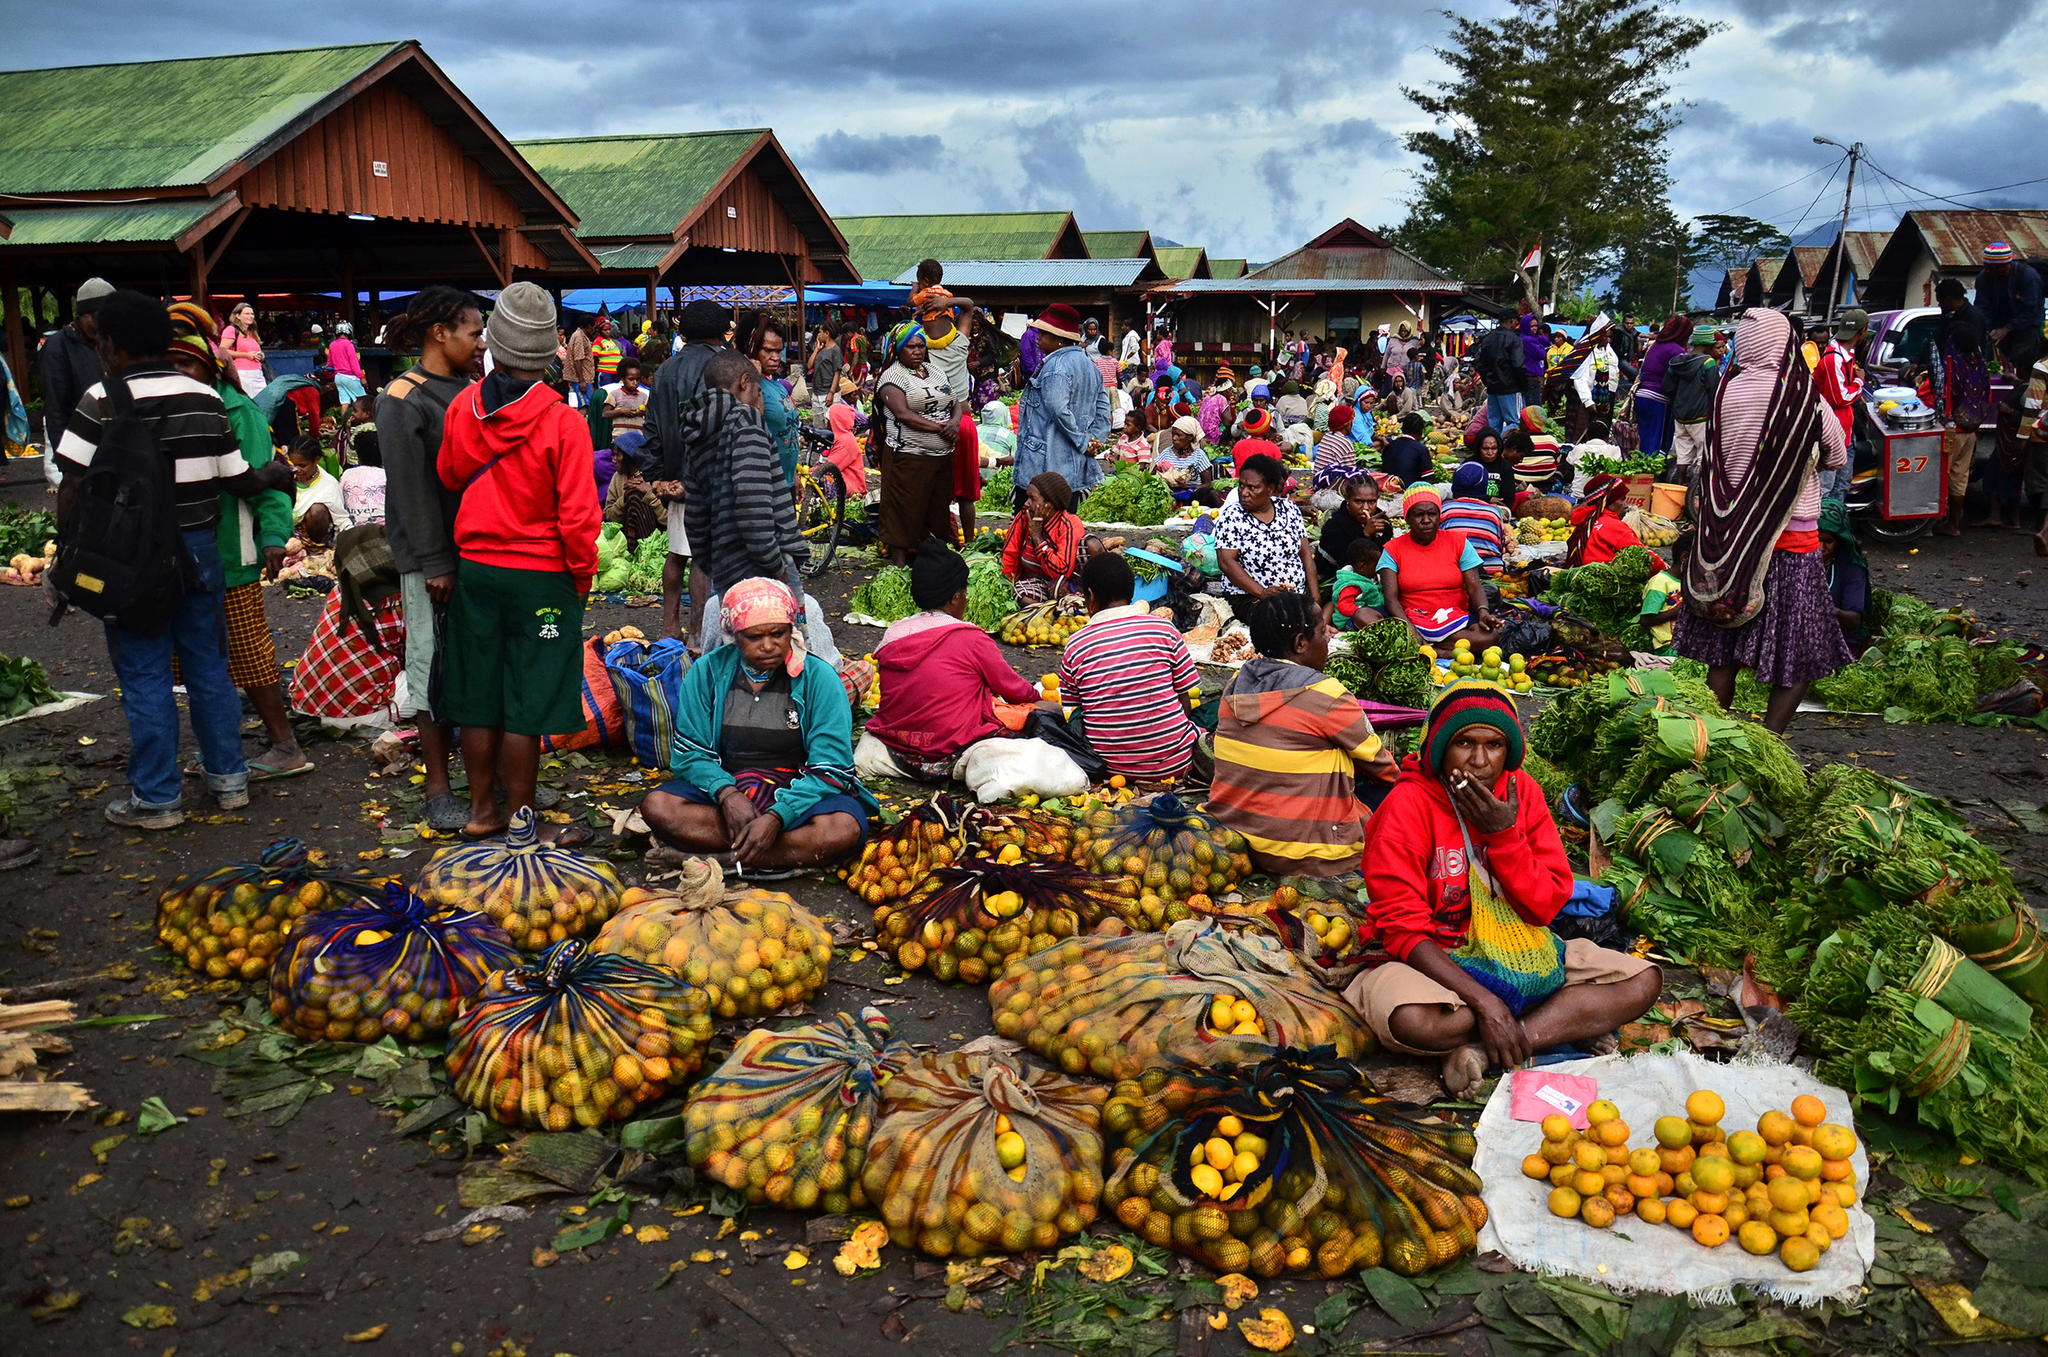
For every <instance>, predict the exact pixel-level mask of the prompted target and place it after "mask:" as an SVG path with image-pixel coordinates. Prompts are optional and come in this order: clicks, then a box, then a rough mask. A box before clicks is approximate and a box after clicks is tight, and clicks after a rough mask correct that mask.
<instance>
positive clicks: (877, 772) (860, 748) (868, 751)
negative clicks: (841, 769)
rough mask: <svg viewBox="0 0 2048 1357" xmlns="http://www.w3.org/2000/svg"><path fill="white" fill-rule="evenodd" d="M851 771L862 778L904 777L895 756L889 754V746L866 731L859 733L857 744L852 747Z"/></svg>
mask: <svg viewBox="0 0 2048 1357" xmlns="http://www.w3.org/2000/svg"><path fill="white" fill-rule="evenodd" d="M853 771H854V772H855V773H856V774H858V775H859V776H861V777H863V778H877V777H890V778H901V777H903V776H904V772H903V769H902V767H901V766H900V765H899V764H898V763H897V762H896V756H895V755H894V754H891V753H890V752H889V746H888V745H885V744H883V743H882V742H881V741H880V740H878V739H876V738H875V737H874V736H872V735H870V734H868V733H867V732H866V731H862V732H861V733H860V740H859V742H858V743H856V744H855V745H854V746H853Z"/></svg>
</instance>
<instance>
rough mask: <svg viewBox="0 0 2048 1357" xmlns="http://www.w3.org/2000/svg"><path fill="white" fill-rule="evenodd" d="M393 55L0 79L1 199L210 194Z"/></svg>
mask: <svg viewBox="0 0 2048 1357" xmlns="http://www.w3.org/2000/svg"><path fill="white" fill-rule="evenodd" d="M80 13H81V15H82V16H85V17H89V13H88V12H87V11H80ZM401 45H402V44H399V43H395V42H375V43H358V44H355V45H352V46H346V47H308V48H302V49H299V50H297V51H289V52H252V53H247V54H244V55H239V56H224V57H194V58H190V59H186V60H180V61H145V62H134V63H127V64H122V65H108V66H71V67H61V68H53V69H48V70H37V71H6V72H0V193H18V194H47V193H85V192H105V191H109V190H113V189H140V188H183V187H190V186H191V185H194V184H203V183H206V182H207V181H209V180H210V179H212V178H213V177H214V176H215V175H217V174H219V173H220V172H221V171H223V170H225V169H227V168H228V167H230V166H231V165H233V164H234V163H235V162H236V161H238V160H240V159H242V158H244V157H245V156H247V155H249V154H250V153H251V152H253V151H255V150H256V149H257V148H259V147H260V146H262V145H263V144H264V143H265V142H266V141H268V140H270V139H271V138H272V137H274V136H276V135H277V134H278V133H279V132H281V131H283V130H284V129H285V128H286V127H288V126H289V125H290V124H291V123H292V122H293V121H294V120H296V119H298V118H300V117H303V116H304V115H305V114H307V113H308V112H310V111H311V110H312V109H313V108H314V107H315V106H317V105H318V104H319V103H320V102H321V101H322V100H323V99H325V98H327V97H328V96H329V95H331V94H333V93H334V92H335V91H336V90H337V89H339V88H341V87H342V86H343V85H346V84H347V83H348V82H349V81H351V80H353V79H355V78H356V77H357V76H359V75H361V74H362V73H363V72H364V71H366V70H368V69H369V68H370V67H371V66H373V65H375V64H376V63H377V62H378V61H380V60H382V59H383V58H384V57H385V56H387V55H389V54H390V53H391V52H392V51H393V50H394V49H395V48H397V47H399V46H401ZM149 229H154V228H149Z"/></svg>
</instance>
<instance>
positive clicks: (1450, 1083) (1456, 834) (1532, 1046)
mask: <svg viewBox="0 0 2048 1357" xmlns="http://www.w3.org/2000/svg"><path fill="white" fill-rule="evenodd" d="M1522 747H1523V741H1522V726H1521V723H1520V722H1519V721H1518V720H1517V719H1516V718H1515V706H1514V702H1513V700H1512V699H1511V698H1509V697H1508V695H1507V694H1506V693H1505V692H1503V691H1502V690H1501V689H1499V688H1497V687H1495V686H1494V685H1492V684H1488V683H1476V682H1475V683H1458V684H1453V685H1452V686H1451V687H1449V688H1446V689H1445V690H1444V691H1443V693H1442V694H1441V695H1440V696H1439V697H1438V698H1437V700H1436V703H1435V705H1434V706H1433V707H1432V708H1431V709H1430V713H1429V724H1428V725H1427V726H1425V727H1424V729H1423V739H1422V750H1421V752H1420V753H1419V754H1414V755H1410V756H1409V758H1408V759H1407V761H1406V763H1405V764H1404V765H1403V767H1402V769H1401V780H1400V781H1399V782H1397V783H1395V784H1394V789H1393V790H1392V791H1391V792H1389V793H1387V798H1386V800H1384V801H1382V802H1381V803H1380V808H1379V809H1378V810H1377V811H1375V812H1374V813H1373V817H1372V820H1371V822H1370V823H1369V824H1368V825H1367V826H1366V837H1365V888H1366V898H1367V899H1368V900H1370V901H1371V903H1370V904H1369V905H1367V906H1366V917H1367V919H1368V921H1369V922H1370V923H1371V925H1372V926H1373V928H1374V929H1375V930H1376V931H1377V932H1378V934H1379V938H1380V941H1381V942H1382V943H1383V944H1384V945H1385V947H1386V949H1387V951H1388V953H1389V954H1390V955H1391V956H1393V958H1394V960H1393V961H1390V962H1388V963H1386V964H1384V965H1381V966H1377V967H1374V968H1373V969H1371V970H1368V971H1366V972H1365V973H1364V974H1362V975H1360V976H1359V977H1358V978H1357V979H1356V980H1354V981H1352V982H1351V985H1350V987H1349V988H1348V989H1346V990H1345V992H1344V997H1345V998H1346V999H1348V1000H1350V1002H1351V1004H1352V1006H1353V1007H1354V1008H1356V1009H1358V1011H1359V1012H1360V1013H1361V1014H1363V1015H1364V1017H1365V1020H1366V1024H1367V1025H1368V1026H1370V1027H1371V1028H1372V1030H1373V1032H1374V1034H1375V1035H1377V1036H1378V1037H1379V1039H1380V1042H1381V1044H1382V1045H1384V1046H1387V1047H1390V1048H1391V1049H1393V1050H1396V1051H1406V1052H1408V1053H1409V1054H1410V1055H1422V1056H1435V1057H1441V1058H1442V1060H1443V1080H1444V1088H1445V1089H1446V1090H1447V1091H1448V1092H1450V1093H1451V1094H1453V1095H1454V1096H1455V1095H1457V1094H1460V1093H1463V1092H1464V1091H1465V1090H1467V1089H1469V1088H1471V1087H1472V1086H1473V1085H1474V1084H1476V1083H1478V1082H1479V1080H1480V1079H1481V1078H1483V1077H1484V1076H1485V1073H1486V1071H1487V1069H1488V1068H1489V1067H1498V1068H1501V1069H1513V1068H1514V1067H1515V1066H1517V1065H1519V1064H1521V1063H1522V1062H1523V1061H1525V1060H1527V1059H1528V1058H1529V1057H1530V1056H1531V1055H1534V1054H1535V1053H1536V1052H1538V1051H1541V1050H1544V1049H1546V1048H1548V1047H1552V1046H1560V1045H1563V1044H1565V1043H1567V1042H1576V1041H1586V1040H1590V1039H1595V1038H1600V1037H1604V1036H1606V1035H1607V1034H1609V1033H1611V1032H1613V1031H1614V1030H1615V1029H1616V1028H1618V1027H1620V1026H1621V1025H1622V1024H1623V1023H1627V1022H1633V1021H1634V1020H1635V1019H1637V1018H1639V1017H1641V1016H1642V1015H1643V1014H1644V1013H1646V1012H1648V1011H1649V1008H1650V1005H1652V1004H1654V1003H1656V1002H1657V994H1658V990H1659V988H1660V987H1661V985H1662V983H1663V979H1662V977H1661V976H1660V975H1659V974H1658V971H1657V968H1656V967H1655V966H1653V965H1651V964H1650V963H1649V962H1647V961H1644V960H1642V959H1641V958H1639V957H1633V956H1630V955H1628V954H1627V953H1625V952H1615V951H1610V950H1608V949H1607V948H1604V947H1596V946H1594V945H1593V944H1592V943H1590V942H1587V941H1586V940H1585V939H1583V938H1574V939H1572V940H1570V941H1568V942H1566V943H1564V949H1563V951H1564V955H1563V968H1564V984H1563V987H1562V988H1560V989H1557V990H1556V991H1555V992H1554V993H1551V994H1549V995H1547V996H1543V997H1541V998H1539V999H1537V1000H1536V1001H1535V1002H1533V1003H1530V1004H1528V1005H1527V1006H1526V1007H1525V1008H1523V1009H1522V1011H1520V1012H1519V1013H1517V1012H1516V1011H1514V1010H1513V1009H1511V1008H1510V1007H1509V1004H1508V1001H1507V1000H1505V999H1503V998H1502V997H1501V995H1500V994H1498V993H1496V992H1495V990H1494V989H1492V988H1489V987H1488V986H1487V985H1485V984H1483V983H1481V982H1480V980H1479V979H1478V978H1477V976H1476V975H1475V973H1474V971H1472V970H1468V969H1466V967H1465V966H1463V965H1460V964H1459V960H1458V958H1457V956H1455V955H1454V954H1456V953H1458V952H1459V951H1460V949H1461V948H1464V947H1465V945H1466V942H1467V938H1468V934H1469V932H1470V930H1471V924H1472V908H1473V894H1474V892H1475V891H1476V890H1480V889H1484V890H1485V891H1486V892H1488V893H1489V894H1490V895H1491V896H1492V898H1493V899H1494V900H1497V901H1499V902H1500V903H1502V904H1505V905H1506V906H1507V907H1508V908H1509V909H1511V910H1512V911H1513V912H1514V914H1515V915H1516V916H1517V917H1519V918H1520V919H1521V920H1522V921H1523V922H1524V923H1527V924H1531V925H1535V926H1536V927H1538V928H1539V929H1541V930H1542V932H1543V933H1544V934H1545V935H1548V932H1549V930H1548V925H1549V923H1550V921H1551V920H1552V919H1554V918H1556V917H1557V912H1558V911H1559V910H1560V909H1562V908H1564V904H1565V901H1566V900H1568V899H1569V898H1570V897H1571V892H1572V869H1571V864H1570V863H1569V862H1567V861H1566V860H1565V855H1564V844H1563V842H1562V841H1561V840H1560V839H1559V838H1558V835H1557V824H1556V822H1555V821H1553V820H1552V819H1551V818H1550V808H1549V806H1548V805H1547V804H1545V802H1544V799H1543V789H1542V788H1541V787H1540V786H1538V785H1537V783H1536V779H1534V778H1532V777H1530V776H1529V775H1528V774H1527V773H1525V772H1523V771H1522ZM1549 941H1550V942H1551V943H1553V944H1554V943H1555V942H1556V939H1555V938H1554V937H1550V938H1549Z"/></svg>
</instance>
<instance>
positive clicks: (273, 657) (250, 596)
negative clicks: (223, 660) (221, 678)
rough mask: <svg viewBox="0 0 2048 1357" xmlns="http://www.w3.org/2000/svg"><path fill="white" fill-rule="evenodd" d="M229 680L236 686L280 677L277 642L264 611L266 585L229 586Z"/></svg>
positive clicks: (250, 685) (257, 685) (261, 683)
mask: <svg viewBox="0 0 2048 1357" xmlns="http://www.w3.org/2000/svg"><path fill="white" fill-rule="evenodd" d="M227 614H228V681H229V682H231V683H233V684H234V685H235V686H236V687H237V688H267V687H269V686H270V685H271V684H273V683H276V682H277V681H278V672H277V642H276V641H275V640H273V639H271V635H270V620H269V619H268V618H267V617H265V616H264V615H263V586H262V585H260V584H238V585H236V586H235V587H234V588H232V589H230V590H228V594H227Z"/></svg>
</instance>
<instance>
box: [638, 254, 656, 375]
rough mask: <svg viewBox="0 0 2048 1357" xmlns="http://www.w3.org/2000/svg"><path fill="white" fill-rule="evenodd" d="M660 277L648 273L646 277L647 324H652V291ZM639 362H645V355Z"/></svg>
mask: <svg viewBox="0 0 2048 1357" xmlns="http://www.w3.org/2000/svg"><path fill="white" fill-rule="evenodd" d="M660 276H661V275H659V274H656V273H649V274H648V275H647V321H648V323H649V324H652V323H653V321H654V289H655V285H656V284H657V282H658V281H659V280H660ZM640 361H641V362H643V363H644V362H646V361H647V357H646V355H645V354H642V355H641V359H640Z"/></svg>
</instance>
